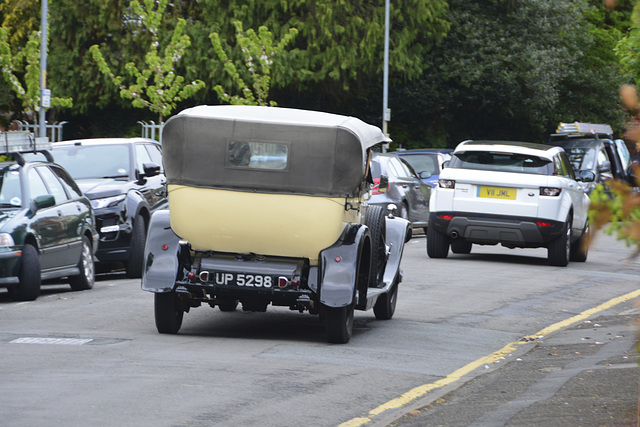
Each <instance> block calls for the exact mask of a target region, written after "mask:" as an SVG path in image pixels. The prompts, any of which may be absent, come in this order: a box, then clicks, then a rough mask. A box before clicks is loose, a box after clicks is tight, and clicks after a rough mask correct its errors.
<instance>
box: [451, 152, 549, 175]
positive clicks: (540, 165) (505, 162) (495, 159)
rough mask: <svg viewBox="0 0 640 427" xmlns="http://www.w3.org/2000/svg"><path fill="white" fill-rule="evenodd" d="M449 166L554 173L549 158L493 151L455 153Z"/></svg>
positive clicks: (544, 173)
mask: <svg viewBox="0 0 640 427" xmlns="http://www.w3.org/2000/svg"><path fill="white" fill-rule="evenodd" d="M449 167H452V168H458V169H478V170H492V171H499V172H519V173H531V174H541V175H552V174H553V164H552V162H551V160H549V159H545V158H542V157H537V156H533V155H526V154H518V153H505V152H491V151H463V152H459V153H454V155H453V157H452V158H451V162H450V163H449Z"/></svg>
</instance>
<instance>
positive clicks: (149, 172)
mask: <svg viewBox="0 0 640 427" xmlns="http://www.w3.org/2000/svg"><path fill="white" fill-rule="evenodd" d="M142 169H143V170H144V176H146V177H152V176H156V175H159V174H160V165H159V164H157V163H154V162H149V163H144V164H143V165H142Z"/></svg>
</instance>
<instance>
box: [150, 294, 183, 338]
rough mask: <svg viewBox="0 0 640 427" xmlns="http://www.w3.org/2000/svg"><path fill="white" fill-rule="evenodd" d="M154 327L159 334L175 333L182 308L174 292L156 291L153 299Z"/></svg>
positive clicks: (180, 321) (178, 327)
mask: <svg viewBox="0 0 640 427" xmlns="http://www.w3.org/2000/svg"><path fill="white" fill-rule="evenodd" d="M153 303H154V304H153V305H154V307H153V308H154V314H155V318H156V328H157V329H158V332H160V333H161V334H177V333H178V331H179V330H180V326H182V317H183V316H184V310H183V309H182V307H181V304H180V300H179V297H178V294H176V293H175V292H166V293H156V294H155V295H154V300H153Z"/></svg>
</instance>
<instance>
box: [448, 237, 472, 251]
mask: <svg viewBox="0 0 640 427" xmlns="http://www.w3.org/2000/svg"><path fill="white" fill-rule="evenodd" d="M472 245H473V244H472V243H471V242H467V241H466V240H457V239H456V240H454V241H453V242H451V252H453V253H454V254H468V253H470V252H471V246H472Z"/></svg>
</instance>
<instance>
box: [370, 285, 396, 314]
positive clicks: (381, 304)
mask: <svg viewBox="0 0 640 427" xmlns="http://www.w3.org/2000/svg"><path fill="white" fill-rule="evenodd" d="M397 302H398V284H397V283H395V284H394V285H393V286H392V287H391V289H390V290H389V292H387V293H386V294H384V295H381V296H380V297H379V298H378V301H376V304H375V305H374V306H373V314H375V316H376V319H378V320H389V319H391V318H392V317H393V314H394V313H395V312H396V303H397Z"/></svg>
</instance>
